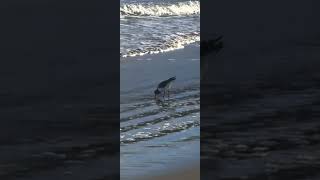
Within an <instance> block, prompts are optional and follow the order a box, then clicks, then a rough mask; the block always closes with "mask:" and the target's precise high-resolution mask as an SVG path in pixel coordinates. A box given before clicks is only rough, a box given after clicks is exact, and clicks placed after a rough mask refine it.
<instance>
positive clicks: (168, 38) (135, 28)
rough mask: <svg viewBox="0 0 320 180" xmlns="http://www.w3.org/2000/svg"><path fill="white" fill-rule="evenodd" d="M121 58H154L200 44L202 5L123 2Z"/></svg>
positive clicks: (164, 1) (163, 0)
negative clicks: (196, 43) (163, 53)
mask: <svg viewBox="0 0 320 180" xmlns="http://www.w3.org/2000/svg"><path fill="white" fill-rule="evenodd" d="M120 34H121V35H120V56H121V57H128V56H138V55H144V54H154V53H161V52H166V51H172V50H175V49H179V48H183V47H185V46H186V45H188V44H191V43H195V42H199V40H200V1H194V0H193V1H182V0H121V2H120Z"/></svg>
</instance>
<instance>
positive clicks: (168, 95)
mask: <svg viewBox="0 0 320 180" xmlns="http://www.w3.org/2000/svg"><path fill="white" fill-rule="evenodd" d="M168 99H170V92H169V90H168Z"/></svg>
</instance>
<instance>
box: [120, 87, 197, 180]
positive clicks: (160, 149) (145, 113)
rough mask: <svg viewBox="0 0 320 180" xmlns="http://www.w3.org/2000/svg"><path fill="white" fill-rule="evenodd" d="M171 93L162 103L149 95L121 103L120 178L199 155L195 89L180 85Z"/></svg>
mask: <svg viewBox="0 0 320 180" xmlns="http://www.w3.org/2000/svg"><path fill="white" fill-rule="evenodd" d="M191 87H192V86H191ZM174 96H175V97H174V98H171V99H170V100H168V101H167V102H166V104H164V105H157V104H156V103H155V102H154V101H153V100H152V99H149V100H148V99H147V100H141V101H139V100H138V101H132V102H128V103H126V104H122V105H121V107H120V109H121V117H120V119H121V123H120V127H121V129H120V131H121V133H120V141H121V178H124V179H128V178H129V177H131V176H132V175H137V176H138V175H143V174H149V173H156V172H159V171H160V172H161V170H162V171H165V170H168V169H172V168H177V167H179V166H181V165H182V164H183V162H185V161H187V162H190V161H196V160H198V159H199V143H200V142H199V139H200V127H199V125H200V99H199V89H197V88H196V86H194V89H193V90H190V88H186V89H182V90H180V91H179V92H176V93H175V95H174Z"/></svg>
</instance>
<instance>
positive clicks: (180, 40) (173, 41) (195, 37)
mask: <svg viewBox="0 0 320 180" xmlns="http://www.w3.org/2000/svg"><path fill="white" fill-rule="evenodd" d="M199 41H200V33H199V32H193V33H176V34H174V35H171V36H170V37H169V38H167V39H165V40H163V41H162V42H160V43H158V44H157V45H150V46H148V44H146V46H144V47H141V48H137V49H131V50H127V52H120V57H133V56H143V55H145V54H157V53H162V52H167V51H172V50H176V49H182V48H184V47H185V46H186V45H188V44H191V43H195V42H199Z"/></svg>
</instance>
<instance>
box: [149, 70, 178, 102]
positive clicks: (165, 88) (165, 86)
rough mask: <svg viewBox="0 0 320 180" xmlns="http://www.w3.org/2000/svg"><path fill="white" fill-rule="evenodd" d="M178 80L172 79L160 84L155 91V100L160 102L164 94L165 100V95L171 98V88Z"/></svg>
mask: <svg viewBox="0 0 320 180" xmlns="http://www.w3.org/2000/svg"><path fill="white" fill-rule="evenodd" d="M175 80H176V76H174V77H171V78H169V79H167V80H164V81H162V82H160V83H159V84H158V87H157V89H156V90H155V91H154V98H155V100H160V99H159V97H160V95H161V94H162V97H163V99H164V100H165V95H166V94H167V95H168V98H169V97H170V93H169V90H170V88H171V85H172V83H173V82H174V81H175Z"/></svg>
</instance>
